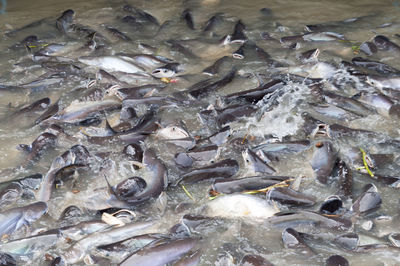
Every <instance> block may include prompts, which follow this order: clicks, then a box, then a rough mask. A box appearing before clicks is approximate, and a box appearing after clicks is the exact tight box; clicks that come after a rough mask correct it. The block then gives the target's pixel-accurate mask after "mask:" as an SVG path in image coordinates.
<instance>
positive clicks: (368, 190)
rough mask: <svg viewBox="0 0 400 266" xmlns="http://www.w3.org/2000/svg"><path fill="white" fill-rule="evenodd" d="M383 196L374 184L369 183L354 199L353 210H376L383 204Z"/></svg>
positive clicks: (362, 211)
mask: <svg viewBox="0 0 400 266" xmlns="http://www.w3.org/2000/svg"><path fill="white" fill-rule="evenodd" d="M381 203H382V198H381V195H380V194H379V192H378V189H377V188H376V186H375V185H374V184H368V185H366V186H365V188H364V192H363V193H362V194H361V195H360V196H358V198H357V199H356V200H355V201H354V203H353V206H352V207H351V210H352V211H354V212H355V213H357V214H365V213H368V212H370V211H374V210H376V209H377V208H379V207H380V206H381Z"/></svg>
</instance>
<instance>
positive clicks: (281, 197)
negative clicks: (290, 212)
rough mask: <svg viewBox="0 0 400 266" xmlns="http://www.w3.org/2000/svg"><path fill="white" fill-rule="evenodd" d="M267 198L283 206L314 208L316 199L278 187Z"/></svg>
mask: <svg viewBox="0 0 400 266" xmlns="http://www.w3.org/2000/svg"><path fill="white" fill-rule="evenodd" d="M267 198H268V199H270V200H273V201H277V202H279V203H281V204H288V205H294V206H312V205H314V204H315V203H316V199H315V198H314V197H312V196H309V195H306V194H304V193H301V192H298V191H295V190H292V189H290V188H288V187H276V188H273V189H271V190H270V191H269V192H268V193H267Z"/></svg>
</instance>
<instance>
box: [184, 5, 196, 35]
mask: <svg viewBox="0 0 400 266" xmlns="http://www.w3.org/2000/svg"><path fill="white" fill-rule="evenodd" d="M181 19H183V20H185V21H186V25H187V26H188V28H189V29H191V30H194V22H193V15H192V10H191V9H189V8H187V9H185V10H183V12H182V14H181Z"/></svg>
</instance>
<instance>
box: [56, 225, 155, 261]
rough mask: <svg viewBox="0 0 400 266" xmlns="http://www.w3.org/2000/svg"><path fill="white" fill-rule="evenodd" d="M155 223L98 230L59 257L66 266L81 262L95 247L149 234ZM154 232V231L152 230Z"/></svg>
mask: <svg viewBox="0 0 400 266" xmlns="http://www.w3.org/2000/svg"><path fill="white" fill-rule="evenodd" d="M154 225H155V221H146V222H136V223H130V224H126V225H124V226H120V227H111V228H110V229H109V230H100V231H97V232H93V233H91V234H89V235H88V236H87V237H84V238H82V239H80V240H79V241H77V242H75V243H74V244H73V245H71V246H70V247H69V248H68V249H66V250H64V251H63V252H62V254H60V255H61V257H62V258H63V260H64V261H65V262H66V263H68V264H76V263H78V262H79V261H81V260H82V259H83V258H84V256H85V255H86V253H87V252H90V251H91V250H92V249H94V248H95V247H97V246H102V245H108V244H112V243H116V242H119V241H122V240H125V239H128V238H131V237H134V236H138V235H143V234H148V233H150V232H149V231H150V230H151V229H152V227H153V226H154ZM153 230H154V229H153Z"/></svg>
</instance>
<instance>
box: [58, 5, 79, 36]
mask: <svg viewBox="0 0 400 266" xmlns="http://www.w3.org/2000/svg"><path fill="white" fill-rule="evenodd" d="M74 16H75V11H73V10H72V9H68V10H65V11H64V12H63V13H62V14H61V16H60V17H59V18H58V19H57V21H56V26H57V29H58V30H59V31H60V32H61V33H62V34H65V33H67V32H68V30H69V28H70V26H71V24H72V22H73V19H74Z"/></svg>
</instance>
